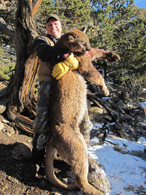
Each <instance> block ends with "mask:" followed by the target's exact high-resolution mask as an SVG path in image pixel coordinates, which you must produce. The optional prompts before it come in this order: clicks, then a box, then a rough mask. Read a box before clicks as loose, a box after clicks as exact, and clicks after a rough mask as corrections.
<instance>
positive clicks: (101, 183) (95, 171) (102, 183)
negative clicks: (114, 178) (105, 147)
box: [88, 157, 111, 194]
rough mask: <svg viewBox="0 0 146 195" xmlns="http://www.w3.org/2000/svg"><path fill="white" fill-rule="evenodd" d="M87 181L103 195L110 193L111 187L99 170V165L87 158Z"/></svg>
mask: <svg viewBox="0 0 146 195" xmlns="http://www.w3.org/2000/svg"><path fill="white" fill-rule="evenodd" d="M88 181H89V183H90V184H91V185H93V186H94V187H95V188H96V189H98V190H100V191H101V192H103V193H104V194H108V193H109V192H110V188H111V186H110V183H109V181H108V179H107V178H106V175H105V173H104V171H103V170H102V169H100V168H99V163H98V162H97V161H96V160H94V159H92V158H91V157H89V174H88Z"/></svg>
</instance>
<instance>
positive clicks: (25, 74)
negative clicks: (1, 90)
mask: <svg viewBox="0 0 146 195" xmlns="http://www.w3.org/2000/svg"><path fill="white" fill-rule="evenodd" d="M41 2H42V0H34V1H32V0H18V7H17V12H16V21H15V32H14V42H15V49H16V66H15V74H14V75H13V76H12V77H11V79H10V81H9V85H8V88H7V94H5V96H6V95H7V98H8V103H7V115H8V118H9V119H11V120H13V121H14V122H15V123H16V126H18V127H20V128H21V129H23V130H25V131H27V132H29V133H33V130H32V120H33V119H34V117H35V107H36V96H35V94H34V85H35V77H36V72H37V68H38V64H37V57H36V56H35V54H34V53H33V52H32V51H31V49H30V46H31V42H32V40H33V39H34V38H35V37H36V36H38V34H37V32H36V29H35V24H34V20H33V17H34V15H35V13H36V11H37V9H38V7H39V5H40V4H41ZM25 113H27V114H26V116H25Z"/></svg>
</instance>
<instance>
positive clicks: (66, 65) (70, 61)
mask: <svg viewBox="0 0 146 195" xmlns="http://www.w3.org/2000/svg"><path fill="white" fill-rule="evenodd" d="M78 67H79V62H78V60H77V59H76V58H75V57H74V54H73V53H72V54H71V55H70V56H69V57H68V58H67V59H66V60H64V61H63V62H59V63H58V64H56V65H55V66H54V67H53V71H52V76H53V77H54V78H56V80H58V79H60V78H61V77H62V76H63V75H64V74H65V73H67V72H68V71H69V70H75V69H78Z"/></svg>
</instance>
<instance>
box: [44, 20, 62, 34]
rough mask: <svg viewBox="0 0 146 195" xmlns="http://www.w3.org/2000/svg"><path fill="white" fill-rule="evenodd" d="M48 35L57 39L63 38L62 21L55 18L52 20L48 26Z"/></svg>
mask: <svg viewBox="0 0 146 195" xmlns="http://www.w3.org/2000/svg"><path fill="white" fill-rule="evenodd" d="M46 30H47V33H48V34H49V35H51V36H53V37H55V38H60V37H61V31H62V26H61V23H60V21H58V20H56V19H55V18H51V19H50V20H49V22H48V23H47V24H46Z"/></svg>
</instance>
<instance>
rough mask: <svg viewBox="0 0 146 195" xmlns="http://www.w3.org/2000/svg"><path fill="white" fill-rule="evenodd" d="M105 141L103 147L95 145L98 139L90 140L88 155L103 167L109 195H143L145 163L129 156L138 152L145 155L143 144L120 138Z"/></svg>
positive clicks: (140, 159)
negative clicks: (107, 181) (109, 187)
mask: <svg viewBox="0 0 146 195" xmlns="http://www.w3.org/2000/svg"><path fill="white" fill-rule="evenodd" d="M106 140H107V141H105V143H104V144H103V145H96V143H98V138H93V139H91V142H90V143H91V147H90V148H89V154H90V155H91V157H92V158H94V159H95V160H97V161H98V162H100V163H101V164H102V165H103V166H104V167H105V174H106V176H107V178H108V180H109V182H110V185H111V191H110V195H135V194H137V195H145V194H146V161H145V160H143V159H142V158H141V157H137V156H135V155H131V154H130V153H132V154H133V153H134V152H136V151H138V152H139V153H140V154H142V155H145V153H144V147H145V146H144V142H142V143H141V142H131V141H128V140H124V139H120V138H114V139H113V138H106ZM115 144H116V145H115ZM114 147H116V148H117V149H119V151H118V150H115V149H114Z"/></svg>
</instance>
